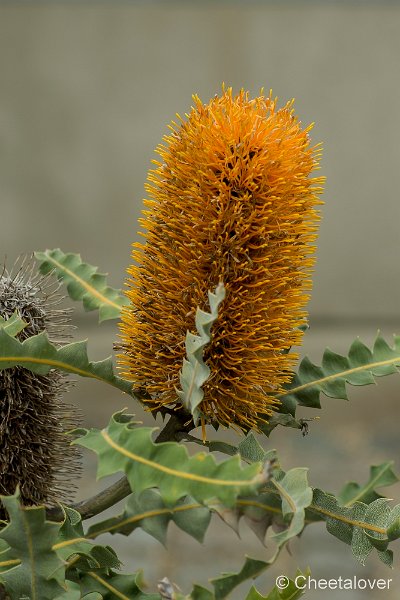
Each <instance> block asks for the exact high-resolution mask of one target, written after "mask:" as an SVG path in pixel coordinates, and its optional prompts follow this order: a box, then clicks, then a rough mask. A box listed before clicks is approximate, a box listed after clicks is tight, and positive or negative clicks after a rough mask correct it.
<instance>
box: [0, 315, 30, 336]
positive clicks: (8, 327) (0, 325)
mask: <svg viewBox="0 0 400 600" xmlns="http://www.w3.org/2000/svg"><path fill="white" fill-rule="evenodd" d="M27 325H28V323H26V322H25V321H24V320H23V319H21V317H20V316H19V315H18V313H17V312H15V313H14V314H13V315H11V317H10V318H9V319H7V320H6V319H4V317H2V316H1V315H0V329H2V330H3V331H5V332H6V333H8V335H10V336H11V337H15V336H16V335H18V334H19V333H20V332H21V331H22V330H23V329H25V327H26V326H27Z"/></svg>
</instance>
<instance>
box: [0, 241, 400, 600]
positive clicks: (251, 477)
mask: <svg viewBox="0 0 400 600" xmlns="http://www.w3.org/2000/svg"><path fill="white" fill-rule="evenodd" d="M36 257H37V258H38V260H39V262H40V265H41V267H40V268H41V271H42V272H43V273H48V272H49V271H51V270H53V269H54V270H55V273H56V274H57V276H58V278H59V279H60V280H62V281H64V282H65V283H66V285H67V288H68V292H69V294H70V296H71V297H72V298H73V299H75V300H82V301H83V305H84V307H85V309H86V310H94V309H98V310H99V317H100V321H101V320H105V319H110V318H115V317H117V316H118V315H119V313H120V310H121V307H122V306H123V305H124V304H126V303H127V300H126V299H125V298H124V297H123V296H122V295H121V294H120V292H119V291H118V290H113V289H112V288H110V287H109V286H107V284H106V281H105V276H104V275H100V274H98V273H97V269H96V268H95V267H91V266H90V265H87V264H85V263H82V261H81V259H80V257H79V256H78V255H75V254H63V253H62V252H61V251H59V250H53V251H46V252H44V253H37V254H36ZM224 297H225V290H224V287H223V285H222V284H221V285H220V286H218V287H217V289H216V290H215V293H214V294H213V293H209V301H210V313H207V312H204V311H201V310H197V313H196V329H197V333H198V335H194V334H191V333H189V332H188V334H187V337H186V359H185V360H184V364H183V368H182V372H181V380H180V383H181V388H182V389H181V390H180V391H177V395H178V396H179V397H180V399H181V401H182V402H183V404H185V406H186V407H187V408H188V409H189V410H190V412H191V414H192V416H193V418H194V421H195V423H197V421H198V420H199V417H200V416H201V413H200V410H199V406H200V403H201V400H202V398H203V392H202V385H203V384H204V382H205V381H206V380H207V379H208V377H209V376H210V372H209V368H208V366H207V365H206V364H205V363H204V360H203V353H204V348H205V346H206V345H207V344H208V343H209V342H210V336H211V328H212V326H213V324H214V323H215V321H216V319H217V318H218V310H219V306H220V304H221V302H222V301H223V300H224ZM25 326H26V323H25V322H24V321H23V320H22V319H21V318H20V317H19V315H18V314H17V313H15V314H13V315H12V316H11V317H10V318H9V319H8V320H7V321H6V320H4V319H3V318H1V317H0V370H2V369H9V368H12V367H15V366H22V367H25V368H27V369H30V370H32V371H33V372H35V373H38V374H46V373H48V372H49V371H50V370H51V369H59V370H61V371H64V372H67V373H72V374H75V375H80V376H83V377H89V378H92V379H96V380H98V381H101V382H103V383H107V384H108V385H112V386H113V387H116V388H117V389H119V390H121V391H123V392H126V393H129V394H131V395H132V384H131V383H130V382H127V381H125V380H123V379H121V378H120V377H118V376H117V375H116V374H115V372H114V369H113V364H112V359H111V358H108V359H105V360H103V361H99V362H91V361H90V360H89V358H88V355H87V348H86V342H75V343H72V344H67V345H65V346H63V347H61V348H57V347H56V346H54V345H53V344H51V343H50V342H49V340H48V337H47V335H46V333H45V332H43V333H41V334H39V335H36V336H32V337H30V338H29V339H27V340H25V341H23V342H21V341H19V340H18V338H17V337H16V336H17V335H18V333H20V332H21V331H22V330H23V328H24V327H25ZM399 366H400V337H395V338H394V346H393V347H392V348H391V347H390V346H389V345H388V344H387V343H386V342H385V341H384V339H383V338H382V337H381V336H380V335H379V336H378V337H377V339H376V342H375V344H374V347H373V349H372V350H369V349H368V348H367V347H366V346H365V345H364V344H362V343H361V342H360V341H359V340H356V341H355V342H354V343H353V344H352V346H351V348H350V350H349V353H348V355H347V356H341V355H339V354H336V353H334V352H332V351H331V350H326V351H325V352H324V355H323V359H322V364H321V366H316V365H314V364H313V363H312V362H311V361H310V360H309V359H307V358H305V359H304V360H303V361H302V362H301V364H300V366H299V370H298V373H297V374H296V375H294V377H293V379H292V381H291V383H290V384H288V386H287V391H286V393H284V394H281V395H280V396H279V398H280V399H281V401H282V407H281V410H280V412H277V413H275V414H274V415H272V416H271V418H270V419H269V422H268V423H265V422H260V429H261V431H262V433H263V434H265V435H267V436H269V435H270V433H271V431H272V430H273V429H274V428H275V427H276V426H277V425H283V426H285V427H291V428H295V429H300V430H302V431H303V433H304V431H305V429H306V427H307V422H306V420H304V419H299V420H297V419H296V417H295V410H296V407H297V405H302V406H306V407H311V408H320V394H321V392H322V393H324V394H325V395H327V396H330V397H333V398H344V399H346V398H347V391H346V384H351V385H367V384H371V383H374V381H375V377H378V376H383V375H388V374H391V373H395V372H397V369H398V367H399ZM185 432H187V429H185V428H183V429H182V431H179V433H181V434H185ZM153 433H154V429H152V428H147V427H141V426H139V424H138V423H135V422H133V420H132V416H131V415H128V414H125V413H123V412H121V413H117V414H116V415H114V417H113V418H112V419H111V421H110V423H109V425H108V427H107V428H106V429H103V430H101V431H100V430H97V429H90V430H86V429H85V430H83V429H81V430H76V431H75V434H76V436H80V437H79V438H78V439H76V440H75V442H74V443H78V444H80V445H81V446H84V447H86V448H89V449H91V450H93V451H94V452H95V453H96V454H97V455H98V475H99V477H103V476H107V475H112V474H115V473H117V472H121V471H122V472H123V473H124V474H125V475H126V478H127V481H128V483H129V487H130V489H131V493H130V494H129V496H128V497H127V499H126V502H125V507H124V509H123V511H122V513H121V514H119V515H116V516H111V517H109V518H108V519H106V520H99V521H97V522H96V523H94V524H92V525H91V526H90V527H89V529H88V530H87V531H85V529H84V527H83V523H82V517H81V515H80V513H79V512H78V511H77V510H74V509H73V508H71V507H64V508H63V511H64V512H63V519H61V518H60V522H52V521H51V520H48V519H47V518H46V511H45V509H44V508H43V507H34V508H26V509H24V508H22V507H21V506H20V505H19V502H18V497H17V495H15V496H10V497H1V500H2V502H3V505H4V507H5V508H6V510H7V511H8V514H9V522H0V583H2V584H4V585H5V587H6V589H7V592H8V594H9V596H10V598H11V600H14V599H15V600H19V599H20V598H22V597H27V598H31V600H53V599H55V600H79V599H80V598H85V600H86V599H87V600H101V599H105V600H113V599H114V598H122V599H128V600H131V599H133V600H160V599H162V600H164V599H167V598H168V599H170V598H171V599H172V598H173V600H223V599H224V598H227V597H228V596H229V595H230V593H231V592H232V591H233V590H234V589H235V588H236V587H237V586H238V585H240V584H242V583H243V582H245V581H247V580H249V579H253V578H255V577H257V576H258V575H259V574H260V573H262V572H264V571H265V570H266V569H267V568H268V567H269V566H270V565H271V564H272V563H273V562H274V561H275V560H276V559H277V557H278V555H279V553H280V551H281V549H282V548H283V547H284V546H285V545H286V544H287V543H288V542H289V541H290V540H292V539H293V538H295V537H296V536H298V535H300V534H301V532H302V531H303V529H304V527H306V526H307V525H309V524H312V523H316V522H319V521H324V522H325V523H326V528H327V531H328V532H329V533H330V534H332V535H334V536H335V537H336V538H337V539H338V540H340V541H342V542H344V543H346V544H348V545H349V546H350V547H351V552H352V554H353V556H354V557H355V559H356V560H358V561H359V562H360V563H362V564H364V563H365V561H366V559H367V557H368V556H369V555H370V554H371V553H372V552H373V551H376V553H377V555H378V557H379V559H380V560H381V561H383V562H384V563H385V564H387V565H389V566H390V565H392V563H393V551H392V542H393V541H395V540H397V539H399V538H400V504H397V505H395V506H394V507H391V506H390V504H389V501H388V500H387V499H386V498H384V497H382V496H381V495H380V494H379V493H378V492H377V490H378V489H379V488H382V487H386V486H389V485H393V484H394V483H396V482H397V481H398V478H397V476H396V474H395V473H394V471H393V462H391V461H387V462H384V463H382V464H380V465H374V466H372V467H371V468H370V473H369V477H368V479H367V481H366V482H365V483H364V484H363V485H360V484H359V483H356V482H353V481H352V482H349V483H347V484H346V485H345V486H344V487H343V488H342V489H341V491H340V493H339V494H337V496H335V495H334V494H331V493H327V492H326V491H323V490H320V489H313V488H312V487H311V486H310V485H309V483H308V470H307V469H306V468H304V467H296V468H290V469H289V470H288V471H286V472H285V471H283V470H282V468H281V466H280V464H279V460H278V457H277V454H276V451H275V450H270V449H268V450H266V449H264V447H263V445H262V444H261V443H260V438H257V437H256V435H255V434H254V433H252V432H248V434H247V435H246V436H245V437H243V438H242V439H241V441H240V443H239V444H238V445H237V446H235V445H232V444H228V443H226V442H224V441H221V440H209V441H207V442H206V444H205V449H207V452H205V451H204V450H202V451H201V452H198V453H197V454H194V455H193V456H189V454H188V452H187V450H186V448H185V446H184V444H182V443H177V442H176V441H169V442H163V443H157V444H156V443H155V442H153V439H152V436H153ZM176 439H185V437H184V435H182V438H178V437H177V438H176ZM186 439H187V440H188V441H194V442H196V443H201V440H199V439H197V438H195V437H192V436H190V435H189V434H187V436H186ZM215 452H219V453H222V454H225V455H229V456H230V458H228V459H225V460H223V461H221V462H217V461H216V460H215V456H214V454H213V453H215ZM243 463H247V464H246V465H243ZM77 506H78V507H79V505H77ZM213 514H214V515H218V517H220V518H221V519H222V520H223V522H224V523H225V524H227V525H228V526H229V527H231V528H232V529H233V530H234V531H236V532H237V533H238V531H239V524H241V523H244V524H245V525H247V527H249V528H250V529H251V530H252V531H253V532H254V533H255V535H256V536H257V537H258V539H259V540H260V542H261V543H262V544H264V543H265V540H266V538H267V539H268V540H270V541H271V542H273V544H274V549H273V550H272V551H271V553H270V555H269V560H266V561H265V560H258V559H256V558H249V557H247V558H246V561H245V563H244V565H243V567H242V568H241V569H240V570H239V572H238V573H224V574H222V575H221V576H219V577H217V578H215V579H213V580H211V584H212V586H213V589H212V591H211V590H209V589H207V588H205V587H202V586H201V585H198V584H197V585H195V586H194V587H193V590H192V592H191V593H190V594H189V595H183V594H181V593H180V592H179V591H177V590H176V589H175V588H174V586H173V585H172V584H170V583H169V581H168V580H167V579H166V580H165V581H164V582H163V583H162V585H161V584H160V585H159V588H158V589H159V593H155V594H154V593H146V592H145V591H143V588H144V585H143V582H142V575H141V572H139V571H137V572H135V573H132V574H129V573H121V572H120V568H121V563H120V560H119V558H118V556H117V555H116V553H115V551H114V550H113V548H112V547H110V546H103V545H100V544H98V543H97V541H95V540H97V538H99V537H100V535H101V534H103V533H107V532H108V533H113V534H117V533H119V534H122V535H125V536H128V535H132V534H134V531H135V530H136V529H137V528H141V529H142V530H143V531H145V532H146V533H147V534H149V535H151V536H153V537H154V538H155V539H157V540H158V541H160V542H161V543H163V544H166V541H167V532H168V526H169V524H170V523H171V522H173V523H175V525H176V526H177V527H178V528H180V529H181V530H182V531H184V532H185V533H187V534H188V535H190V536H191V537H193V538H194V539H196V540H197V541H199V542H201V541H202V540H203V539H204V536H205V533H206V531H207V529H208V527H209V526H210V523H212V515H213ZM298 574H300V575H301V573H300V572H298ZM301 596H302V591H301V590H299V589H297V588H296V586H295V583H294V582H293V581H290V580H288V585H287V587H286V588H285V589H284V590H280V589H278V587H276V586H275V587H274V588H273V589H272V590H271V591H270V592H269V593H268V594H267V595H266V596H263V595H262V594H261V593H260V592H259V591H257V589H256V588H255V587H254V586H253V587H252V588H251V589H250V591H249V592H248V594H247V596H246V600H289V599H290V600H295V599H297V598H300V597H301Z"/></svg>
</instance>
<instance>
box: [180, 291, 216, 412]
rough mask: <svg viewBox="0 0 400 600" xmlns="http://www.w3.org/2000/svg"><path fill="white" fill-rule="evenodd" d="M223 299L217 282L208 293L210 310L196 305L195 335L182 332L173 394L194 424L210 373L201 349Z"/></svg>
mask: <svg viewBox="0 0 400 600" xmlns="http://www.w3.org/2000/svg"><path fill="white" fill-rule="evenodd" d="M224 298H225V288H224V285H223V284H222V283H220V284H219V285H218V286H217V288H216V290H215V293H214V294H213V293H212V292H208V300H209V303H210V309H211V313H207V312H205V311H204V310H201V309H200V308H197V310H196V317H195V324H196V329H197V331H198V334H199V335H194V334H193V333H190V331H188V332H187V334H186V340H185V347H186V357H187V358H184V359H183V367H182V371H181V375H180V383H181V386H182V390H178V391H177V394H178V396H179V398H180V399H181V401H182V404H183V405H184V406H186V408H187V409H188V410H189V411H190V413H191V414H192V416H193V421H194V423H195V424H197V422H198V420H199V418H200V410H199V404H200V403H201V401H202V400H203V396H204V392H203V390H202V387H201V386H202V385H203V384H204V383H205V382H206V381H207V379H208V378H209V376H210V367H209V366H208V365H206V363H205V362H204V360H203V353H204V348H205V347H206V346H207V344H209V342H210V340H211V327H212V325H213V324H214V323H215V321H216V320H217V318H218V308H219V306H220V304H221V302H222V301H223V300H224Z"/></svg>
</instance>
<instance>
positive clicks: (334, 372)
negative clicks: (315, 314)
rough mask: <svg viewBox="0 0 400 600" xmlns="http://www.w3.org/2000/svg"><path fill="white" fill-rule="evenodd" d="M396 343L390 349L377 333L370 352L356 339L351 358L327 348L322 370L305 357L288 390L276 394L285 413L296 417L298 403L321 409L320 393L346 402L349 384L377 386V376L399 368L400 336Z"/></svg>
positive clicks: (395, 337) (395, 371) (350, 352)
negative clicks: (285, 408)
mask: <svg viewBox="0 0 400 600" xmlns="http://www.w3.org/2000/svg"><path fill="white" fill-rule="evenodd" d="M393 341H394V345H393V348H391V347H390V346H389V345H388V344H387V343H386V341H385V340H384V339H383V338H382V336H381V335H380V334H378V336H377V338H376V340H375V343H374V347H373V350H372V351H371V350H370V349H369V348H368V347H367V346H365V345H364V344H363V343H362V342H361V341H360V340H359V339H356V340H355V341H354V342H353V344H352V345H351V347H350V350H349V353H348V356H341V355H340V354H336V353H335V352H332V351H331V350H330V349H326V350H325V352H324V354H323V357H322V364H321V366H320V367H319V366H317V365H314V364H313V363H312V362H311V361H310V359H309V358H308V357H305V358H304V359H303V360H302V361H301V363H300V366H299V369H298V373H297V374H295V375H294V376H293V379H292V381H291V382H290V383H289V384H288V385H287V391H286V392H283V393H281V394H278V395H277V398H279V399H280V400H282V402H284V403H285V405H287V410H285V411H282V412H289V413H290V414H292V416H294V408H295V404H299V405H301V406H308V407H311V408H321V404H320V394H321V392H322V393H323V394H325V395H326V396H329V397H331V398H342V399H345V400H347V392H346V384H350V385H368V384H371V383H375V377H381V376H384V375H390V374H391V373H397V371H398V367H400V336H394V338H393Z"/></svg>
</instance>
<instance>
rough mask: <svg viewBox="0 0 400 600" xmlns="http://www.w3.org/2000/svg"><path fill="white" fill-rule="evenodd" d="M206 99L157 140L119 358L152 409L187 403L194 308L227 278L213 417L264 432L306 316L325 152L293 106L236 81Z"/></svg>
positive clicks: (212, 359) (208, 404) (212, 354)
mask: <svg viewBox="0 0 400 600" xmlns="http://www.w3.org/2000/svg"><path fill="white" fill-rule="evenodd" d="M194 102H195V106H194V107H193V108H192V110H191V112H190V114H189V115H187V119H186V120H181V123H179V124H176V123H172V126H171V130H172V133H171V134H170V135H169V136H166V137H165V138H164V140H165V145H160V146H159V147H158V148H157V152H158V154H159V155H160V156H161V158H162V161H161V162H157V161H154V162H155V164H156V168H155V169H154V170H151V171H150V174H149V177H148V181H149V183H148V185H147V188H146V189H147V192H148V194H149V199H148V200H146V201H145V205H146V206H147V208H148V210H146V211H145V212H144V218H143V219H141V225H142V226H143V227H144V229H145V230H146V231H145V233H144V237H145V243H136V244H134V245H133V246H134V251H133V259H134V261H136V263H137V264H134V265H133V266H131V267H130V268H129V269H128V273H129V275H130V278H129V280H128V286H129V290H128V291H127V295H128V297H129V298H130V300H131V305H130V306H128V307H126V308H124V310H123V313H122V323H121V332H122V336H121V337H122V347H123V349H124V354H123V355H121V356H120V364H121V366H122V368H123V371H124V375H125V376H126V377H128V378H130V379H131V380H133V381H134V382H135V385H136V387H137V388H138V389H141V390H142V392H144V394H143V393H142V397H143V396H144V397H147V400H146V402H148V405H149V407H150V408H151V409H153V410H154V409H158V408H160V407H162V406H166V405H169V406H172V407H174V408H175V409H177V410H179V408H181V405H180V402H179V398H178V394H177V389H179V377H180V371H181V369H182V362H183V359H184V357H185V335H186V332H187V330H189V331H191V332H192V333H196V330H195V326H194V322H195V313H196V307H200V308H201V309H203V310H208V291H209V290H211V291H214V290H215V288H216V286H217V285H218V283H220V282H223V284H224V286H225V290H226V297H225V300H224V301H223V303H222V305H221V307H220V308H219V314H218V319H217V320H216V322H215V323H214V325H213V328H212V337H211V341H210V343H209V345H208V347H207V348H206V350H205V354H204V360H205V362H206V364H207V365H208V367H209V368H210V371H211V374H210V377H209V379H208V381H207V382H206V383H205V384H204V386H203V391H204V398H203V401H202V403H201V405H200V410H201V413H202V414H203V416H204V417H205V418H206V419H208V420H216V421H217V422H219V423H222V424H224V425H231V424H233V425H236V426H239V427H242V428H244V429H246V428H248V427H256V426H257V421H258V419H259V418H260V417H261V418H263V419H264V420H265V419H268V416H269V415H271V414H272V412H273V410H274V408H276V405H277V404H278V401H277V400H276V398H275V396H276V394H277V393H279V392H280V391H282V386H283V385H284V384H285V383H286V382H287V381H288V380H289V379H290V377H291V374H290V371H291V368H292V367H293V364H294V361H295V360H296V359H297V355H296V354H294V353H292V352H289V350H290V348H291V347H292V346H295V345H299V343H300V341H301V337H302V331H301V330H300V329H299V326H300V325H301V324H302V322H303V320H304V318H305V309H304V307H305V304H306V302H307V299H308V295H307V291H308V290H309V288H310V286H311V282H310V270H311V267H312V265H313V262H314V259H313V257H312V254H313V252H314V246H313V242H314V241H315V237H316V229H317V222H318V213H317V210H316V206H317V205H318V204H320V200H319V199H318V194H319V193H320V192H321V191H322V187H321V185H322V179H321V178H316V177H312V176H311V174H312V172H313V170H314V169H316V168H317V166H318V158H319V150H318V147H314V148H313V147H311V146H310V140H309V135H308V133H309V130H310V129H311V126H309V127H306V128H304V129H303V128H302V127H301V124H300V122H299V121H298V120H297V118H296V117H295V115H294V114H293V108H292V102H289V103H288V104H286V106H284V107H283V108H280V109H278V108H277V106H276V100H274V99H271V98H268V97H265V96H264V95H260V96H259V97H257V98H255V99H250V97H249V94H248V93H246V92H244V91H243V90H242V91H241V92H240V93H239V94H238V95H236V96H234V95H233V94H232V91H231V89H228V90H223V93H222V95H221V96H220V97H215V98H213V99H212V100H211V101H210V102H209V103H208V104H203V103H202V102H201V101H200V99H199V98H197V97H195V98H194Z"/></svg>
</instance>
